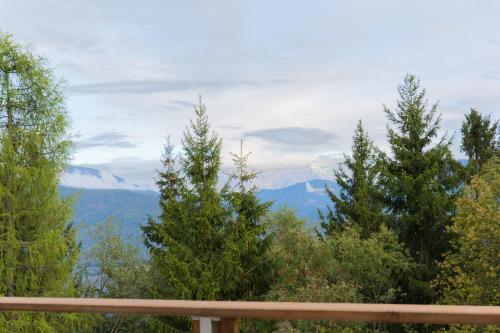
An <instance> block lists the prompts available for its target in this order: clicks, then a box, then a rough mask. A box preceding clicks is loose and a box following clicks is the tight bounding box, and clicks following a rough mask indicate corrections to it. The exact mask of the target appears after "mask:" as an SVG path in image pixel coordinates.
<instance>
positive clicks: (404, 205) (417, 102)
mask: <svg viewBox="0 0 500 333" xmlns="http://www.w3.org/2000/svg"><path fill="white" fill-rule="evenodd" d="M398 91H399V100H398V103H397V105H398V106H397V109H396V110H395V111H391V110H389V109H387V108H385V112H386V114H387V117H388V119H389V121H390V122H391V124H392V126H393V127H389V128H388V133H387V136H388V139H389V144H390V147H391V151H392V157H386V158H385V163H384V167H383V170H382V179H381V185H382V186H383V191H384V192H385V197H386V204H387V209H388V212H389V214H390V216H391V219H392V221H391V227H392V228H393V229H394V230H395V231H396V232H397V234H398V236H399V238H400V239H401V240H402V241H403V242H404V243H405V244H406V246H407V247H408V248H409V250H410V252H411V254H412V255H413V257H414V258H415V260H416V261H417V262H418V263H419V264H421V265H422V266H421V267H422V270H421V271H420V273H419V274H418V275H417V276H416V277H415V278H416V279H415V281H414V282H413V285H412V286H411V288H412V289H414V292H413V295H410V300H411V301H413V302H429V301H431V300H432V299H433V297H434V296H433V293H432V290H431V289H430V287H429V284H428V282H429V281H430V280H432V279H433V278H434V277H435V274H436V270H437V263H438V262H439V261H441V260H442V256H443V254H444V253H445V252H446V251H448V250H449V247H448V241H449V237H448V234H447V233H446V231H445V230H446V227H447V226H449V225H450V224H451V217H452V215H453V212H454V208H455V206H454V199H455V196H456V192H457V191H458V190H459V187H460V170H461V169H460V165H459V164H458V162H456V161H455V160H454V159H453V157H452V155H451V152H450V149H449V146H450V142H449V141H447V140H446V139H445V138H441V139H439V140H438V141H437V143H435V141H436V138H437V137H438V130H439V122H440V116H439V115H438V114H437V105H436V104H434V105H432V106H431V107H428V105H427V100H426V99H425V89H422V88H421V87H420V82H419V80H418V79H417V78H416V77H415V76H413V75H408V76H406V78H405V80H404V82H403V84H402V85H401V86H399V89H398Z"/></svg>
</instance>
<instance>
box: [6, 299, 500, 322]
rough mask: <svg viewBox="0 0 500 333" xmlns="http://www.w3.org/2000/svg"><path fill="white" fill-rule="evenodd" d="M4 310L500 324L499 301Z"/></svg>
mask: <svg viewBox="0 0 500 333" xmlns="http://www.w3.org/2000/svg"><path fill="white" fill-rule="evenodd" d="M0 311H46V312H99V313H129V314H150V315H164V316H165V315H167V316H168V315H173V316H174V315H175V316H178V315H181V316H200V317H219V318H250V319H278V320H279V319H288V320H301V319H302V320H332V321H376V322H387V323H429V324H431V323H435V324H497V325H498V324H500V307H498V306H459V305H409V304H352V303H291V302H211V301H174V300H144V299H142V300H141V299H92V298H90V299H89V298H31V297H26V298H25V297H0Z"/></svg>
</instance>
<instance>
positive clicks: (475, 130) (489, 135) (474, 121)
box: [461, 109, 500, 179]
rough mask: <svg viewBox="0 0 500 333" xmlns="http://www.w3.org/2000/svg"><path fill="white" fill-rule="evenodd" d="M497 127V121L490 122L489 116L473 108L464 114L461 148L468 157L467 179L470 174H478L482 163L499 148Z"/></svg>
mask: <svg viewBox="0 0 500 333" xmlns="http://www.w3.org/2000/svg"><path fill="white" fill-rule="evenodd" d="M497 129H498V121H496V122H494V123H492V122H491V120H490V117H489V116H483V115H481V114H480V113H479V112H477V111H476V110H475V109H471V110H470V112H469V113H468V114H466V115H465V121H464V122H463V123H462V147H461V149H462V151H463V152H465V153H466V154H467V158H468V164H467V173H468V177H467V178H468V179H469V178H470V177H471V176H472V175H478V174H479V173H480V171H481V168H482V167H483V165H484V163H486V162H487V161H488V160H489V159H490V158H492V157H493V155H494V154H495V152H496V151H498V150H499V149H500V141H499V140H498V139H497V135H498V134H497Z"/></svg>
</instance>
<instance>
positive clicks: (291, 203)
mask: <svg viewBox="0 0 500 333" xmlns="http://www.w3.org/2000/svg"><path fill="white" fill-rule="evenodd" d="M325 187H328V188H329V189H331V190H332V191H333V192H334V193H338V192H339V186H338V185H337V183H335V182H333V181H331V180H318V179H315V180H310V181H307V182H303V183H299V184H295V185H292V186H288V187H284V188H281V189H272V190H270V189H263V190H260V191H259V192H258V193H257V195H258V197H259V198H260V199H261V200H264V201H273V202H274V203H273V206H272V207H271V209H272V210H276V209H279V208H281V207H283V206H285V205H286V206H288V207H290V208H293V209H295V211H296V212H297V215H298V216H299V217H302V218H305V219H306V220H307V222H308V224H310V225H312V224H315V223H318V222H319V216H318V209H321V210H324V209H325V208H326V205H328V204H330V199H329V198H328V195H327V194H326V192H325Z"/></svg>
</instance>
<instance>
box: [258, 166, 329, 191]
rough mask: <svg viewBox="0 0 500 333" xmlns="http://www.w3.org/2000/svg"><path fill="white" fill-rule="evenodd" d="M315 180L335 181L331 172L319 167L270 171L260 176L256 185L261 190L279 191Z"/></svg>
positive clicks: (263, 172)
mask: <svg viewBox="0 0 500 333" xmlns="http://www.w3.org/2000/svg"><path fill="white" fill-rule="evenodd" d="M315 179H323V180H330V181H333V180H334V178H333V173H332V172H331V170H327V169H324V168H319V167H308V168H296V169H269V170H264V171H262V172H260V173H259V174H258V176H257V178H256V180H255V185H257V187H258V188H259V189H279V188H283V187H288V186H291V185H294V184H297V183H305V182H308V181H311V180H315Z"/></svg>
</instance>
